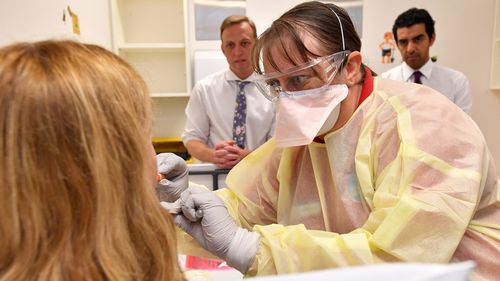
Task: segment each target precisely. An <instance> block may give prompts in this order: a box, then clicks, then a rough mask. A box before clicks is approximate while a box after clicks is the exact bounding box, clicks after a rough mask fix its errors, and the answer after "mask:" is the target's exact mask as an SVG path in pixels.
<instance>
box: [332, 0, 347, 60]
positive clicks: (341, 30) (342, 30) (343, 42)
mask: <svg viewBox="0 0 500 281" xmlns="http://www.w3.org/2000/svg"><path fill="white" fill-rule="evenodd" d="M330 10H332V12H333V13H334V14H335V16H336V17H337V20H338V21H339V25H340V35H341V36H342V51H345V41H344V28H342V22H341V21H340V18H339V15H337V13H336V12H335V10H333V9H332V8H330Z"/></svg>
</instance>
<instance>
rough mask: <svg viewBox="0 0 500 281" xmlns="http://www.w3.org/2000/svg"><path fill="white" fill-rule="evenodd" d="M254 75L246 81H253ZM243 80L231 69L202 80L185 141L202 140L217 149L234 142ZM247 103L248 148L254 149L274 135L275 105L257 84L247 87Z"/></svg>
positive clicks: (195, 90)
mask: <svg viewBox="0 0 500 281" xmlns="http://www.w3.org/2000/svg"><path fill="white" fill-rule="evenodd" d="M253 76H254V74H252V75H251V76H250V77H248V78H247V79H245V81H248V80H251V79H252V78H253ZM237 80H241V79H239V78H238V77H237V76H236V75H235V74H234V73H233V72H232V71H231V70H229V69H228V70H224V71H220V72H217V73H214V74H212V75H210V76H208V77H205V78H203V79H202V80H200V81H198V82H197V83H196V85H195V86H194V88H193V91H192V92H191V97H190V98H189V102H188V105H187V107H186V127H185V129H184V132H183V134H182V141H183V142H184V144H186V143H187V142H188V141H190V140H199V141H202V142H204V143H206V144H207V145H208V147H210V148H213V147H214V146H215V145H216V144H217V143H219V142H221V141H226V140H231V139H233V118H234V109H235V105H236V94H237V92H238V89H239V88H238V85H237V83H236V81H237ZM245 96H246V103H247V118H246V145H245V148H246V149H249V150H254V149H256V148H257V147H259V146H260V145H261V144H263V143H264V142H266V141H267V140H268V139H270V138H271V137H272V135H273V133H274V114H275V110H274V104H273V103H272V102H271V101H269V100H268V99H266V98H265V97H264V96H263V95H262V94H261V93H260V92H259V90H258V89H257V88H256V86H255V85H254V84H253V83H249V84H247V85H246V86H245Z"/></svg>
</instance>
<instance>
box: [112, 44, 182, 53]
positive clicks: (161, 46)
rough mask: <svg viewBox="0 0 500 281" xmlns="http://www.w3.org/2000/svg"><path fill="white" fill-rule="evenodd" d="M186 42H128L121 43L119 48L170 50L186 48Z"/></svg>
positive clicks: (130, 49)
mask: <svg viewBox="0 0 500 281" xmlns="http://www.w3.org/2000/svg"><path fill="white" fill-rule="evenodd" d="M184 48H185V45H184V43H126V44H120V45H119V46H118V50H120V51H127V52H133V51H140V52H149V51H155V50H158V51H168V50H184Z"/></svg>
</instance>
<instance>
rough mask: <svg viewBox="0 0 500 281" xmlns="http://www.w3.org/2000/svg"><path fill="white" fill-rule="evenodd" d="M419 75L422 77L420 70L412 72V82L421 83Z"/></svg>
mask: <svg viewBox="0 0 500 281" xmlns="http://www.w3.org/2000/svg"><path fill="white" fill-rule="evenodd" d="M420 77H422V72H420V71H418V70H417V71H415V72H413V82H414V83H417V84H422V80H420Z"/></svg>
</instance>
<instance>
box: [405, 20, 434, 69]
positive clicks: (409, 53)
mask: <svg viewBox="0 0 500 281" xmlns="http://www.w3.org/2000/svg"><path fill="white" fill-rule="evenodd" d="M396 34H397V35H398V42H397V44H398V48H399V51H400V52H401V56H402V57H403V60H404V61H405V62H406V64H408V65H409V66H410V67H411V68H413V69H419V68H421V67H422V66H423V65H424V64H425V63H426V62H427V61H428V60H429V48H430V47H431V46H432V44H434V40H435V39H436V36H435V34H433V35H432V38H429V36H428V35H427V33H426V32H425V24H423V23H417V24H414V25H412V26H410V27H402V28H398V29H397V30H396Z"/></svg>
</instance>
